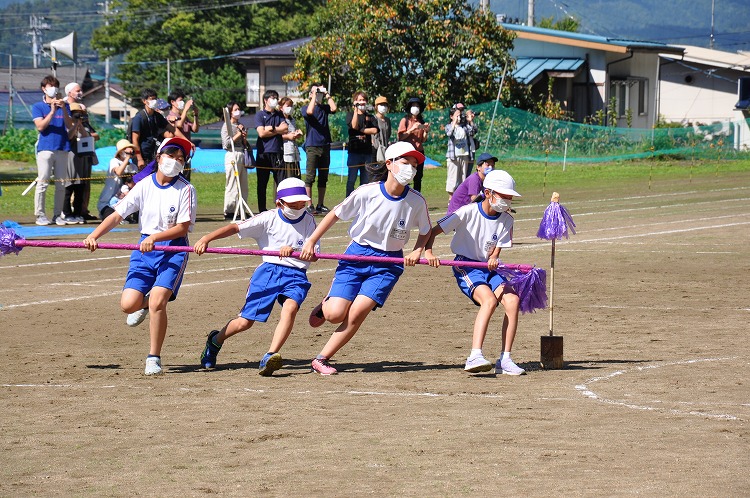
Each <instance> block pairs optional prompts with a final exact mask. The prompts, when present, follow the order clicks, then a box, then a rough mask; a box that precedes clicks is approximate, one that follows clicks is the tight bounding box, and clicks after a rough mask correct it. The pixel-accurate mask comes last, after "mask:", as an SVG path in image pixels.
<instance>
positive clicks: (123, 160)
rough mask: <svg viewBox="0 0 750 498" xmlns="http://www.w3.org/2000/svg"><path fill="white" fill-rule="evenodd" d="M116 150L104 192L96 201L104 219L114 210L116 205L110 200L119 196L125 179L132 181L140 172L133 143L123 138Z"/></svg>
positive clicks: (118, 142) (110, 162)
mask: <svg viewBox="0 0 750 498" xmlns="http://www.w3.org/2000/svg"><path fill="white" fill-rule="evenodd" d="M116 150H117V151H116V152H115V157H113V158H112V159H111V160H110V161H109V173H108V175H107V179H106V180H105V181H104V188H103V189H102V193H101V195H99V201H98V202H97V203H96V209H97V210H98V211H99V216H100V217H101V219H102V220H103V219H105V218H106V217H107V216H109V215H110V214H112V213H113V212H114V206H111V205H110V201H111V200H112V199H113V198H115V197H117V193H118V192H120V189H121V188H122V186H123V185H124V184H125V180H129V182H132V181H133V175H134V174H135V173H137V172H138V166H136V165H135V163H134V162H133V158H134V157H135V147H134V146H133V144H132V143H130V142H129V141H128V140H126V139H124V138H123V139H122V140H118V141H117V149H116ZM135 216H137V215H135Z"/></svg>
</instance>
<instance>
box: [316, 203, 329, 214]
mask: <svg viewBox="0 0 750 498" xmlns="http://www.w3.org/2000/svg"><path fill="white" fill-rule="evenodd" d="M315 210H316V211H317V212H318V214H328V212H329V211H330V209H328V208H327V207H325V206H324V205H323V204H318V207H316V208H315Z"/></svg>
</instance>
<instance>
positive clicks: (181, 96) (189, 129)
mask: <svg viewBox="0 0 750 498" xmlns="http://www.w3.org/2000/svg"><path fill="white" fill-rule="evenodd" d="M186 98H187V96H186V95H185V92H183V91H182V90H179V89H175V90H172V93H170V94H169V95H168V96H167V102H169V106H170V108H169V113H168V114H167V121H168V122H169V123H170V124H171V125H172V126H173V127H174V133H170V132H165V133H164V136H165V137H181V138H184V139H187V140H190V141H192V138H191V137H192V135H193V133H198V130H199V129H200V124H198V106H197V105H195V102H194V101H193V99H188V100H187V101H186V100H185V99H186ZM190 109H192V110H193V119H192V121H191V120H190V117H189V115H188V112H189V111H190ZM191 159H192V158H191ZM191 171H192V165H191V164H190V161H189V160H188V162H187V163H186V164H185V170H184V171H183V173H182V176H184V177H185V178H187V180H188V181H190V173H191Z"/></svg>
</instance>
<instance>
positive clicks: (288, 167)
mask: <svg viewBox="0 0 750 498" xmlns="http://www.w3.org/2000/svg"><path fill="white" fill-rule="evenodd" d="M279 105H280V106H281V113H282V114H283V115H284V121H286V125H287V127H288V128H287V129H288V131H287V132H286V133H284V134H283V135H282V136H281V138H283V139H284V167H283V168H282V170H281V172H280V174H279V182H282V181H284V180H286V179H287V178H301V177H302V174H301V173H300V169H299V160H300V156H299V147H298V146H297V140H298V139H299V138H300V137H302V130H299V129H297V123H296V122H295V121H294V116H293V115H292V113H293V112H294V102H292V99H290V98H289V97H284V98H283V99H281V101H280V102H279Z"/></svg>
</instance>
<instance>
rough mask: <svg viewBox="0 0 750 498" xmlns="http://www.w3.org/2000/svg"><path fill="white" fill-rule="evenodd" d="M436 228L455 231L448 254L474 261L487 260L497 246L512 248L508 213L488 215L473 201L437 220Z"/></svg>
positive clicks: (511, 231)
mask: <svg viewBox="0 0 750 498" xmlns="http://www.w3.org/2000/svg"><path fill="white" fill-rule="evenodd" d="M438 225H440V228H441V229H442V230H443V232H445V233H450V232H452V231H454V230H455V232H456V233H455V235H453V240H451V251H453V253H454V254H456V255H459V256H463V257H465V258H468V259H472V260H474V261H487V260H488V259H489V254H490V253H491V252H492V251H493V250H494V249H495V247H497V246H498V245H499V246H500V247H511V246H512V245H513V217H512V216H511V215H510V213H509V212H508V211H505V212H503V213H500V214H497V215H495V216H490V215H488V214H487V213H485V212H484V210H483V209H482V203H481V202H477V203H474V204H469V205H467V206H463V207H462V208H459V209H458V210H457V211H456V212H454V213H452V214H449V215H448V216H446V217H444V218H441V219H440V220H439V221H438Z"/></svg>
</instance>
